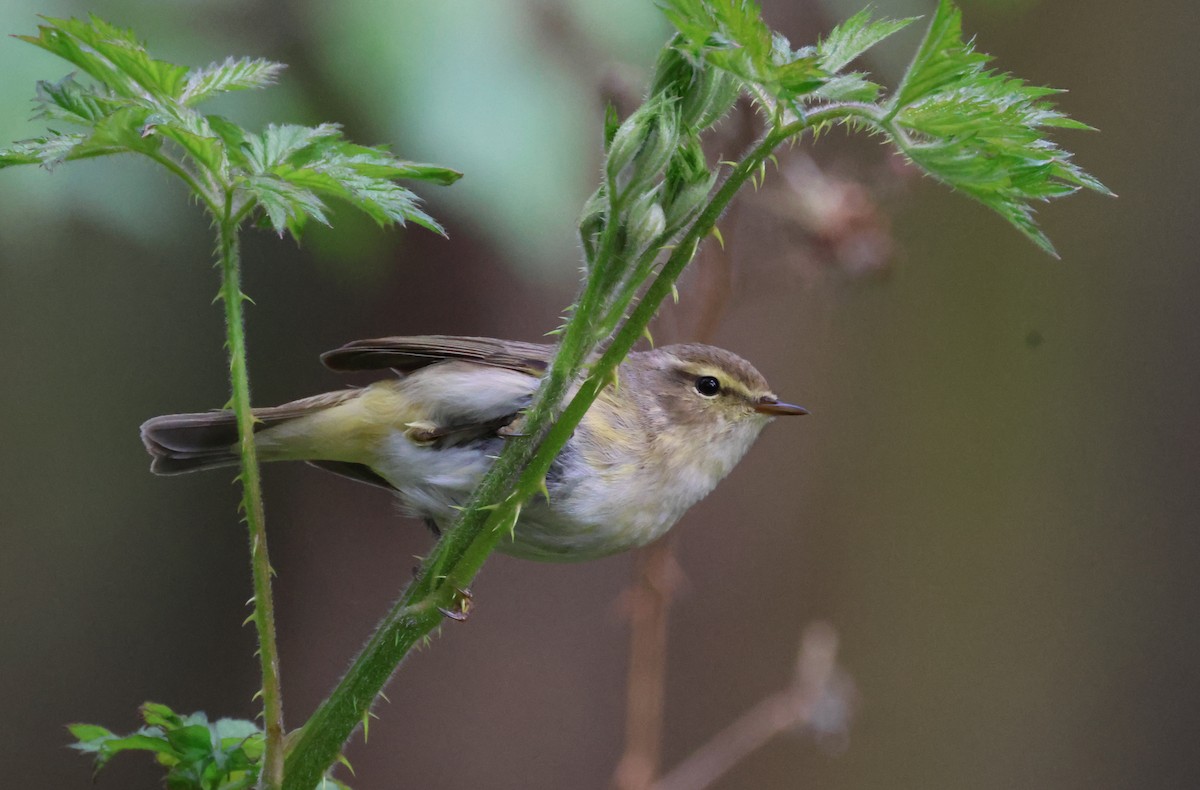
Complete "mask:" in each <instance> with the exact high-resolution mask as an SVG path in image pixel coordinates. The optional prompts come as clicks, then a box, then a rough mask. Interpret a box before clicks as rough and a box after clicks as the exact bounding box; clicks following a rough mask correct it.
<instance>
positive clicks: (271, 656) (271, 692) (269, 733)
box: [216, 201, 283, 790]
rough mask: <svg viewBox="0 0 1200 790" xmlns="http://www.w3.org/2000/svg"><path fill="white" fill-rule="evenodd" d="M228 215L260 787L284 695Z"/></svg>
mask: <svg viewBox="0 0 1200 790" xmlns="http://www.w3.org/2000/svg"><path fill="white" fill-rule="evenodd" d="M228 207H229V204H228V201H227V203H226V210H227V211H226V215H225V216H224V217H218V218H217V219H216V224H217V229H218V230H217V232H218V237H219V248H218V254H219V255H220V266H221V300H222V301H223V302H224V303H225V332H226V342H227V344H228V347H229V380H230V384H231V386H232V390H233V394H232V397H231V399H230V405H231V406H232V408H233V411H234V414H236V415H237V426H238V450H239V452H240V455H241V461H242V471H241V475H240V479H241V482H242V505H241V507H242V512H243V515H244V517H245V519H246V526H247V527H248V529H249V530H250V568H251V572H252V573H253V576H254V627H255V629H256V630H257V631H258V655H259V660H260V662H261V665H262V698H263V725H264V728H265V730H266V751H265V752H264V754H263V768H262V772H261V775H260V777H261V786H262V787H264V788H267V789H268V790H276V788H278V787H279V786H280V785H281V784H282V782H283V699H282V694H281V691H280V684H279V650H278V648H277V646H276V644H275V606H274V601H273V599H272V597H271V575H272V570H271V560H270V557H269V556H268V554H267V532H266V519H265V516H264V513H263V498H262V485H261V483H260V479H259V469H258V454H257V452H256V450H255V446H254V415H253V413H252V412H251V410H250V375H249V371H248V370H247V366H246V334H245V322H244V319H243V317H242V301H243V300H244V299H245V298H246V297H245V295H244V294H242V288H241V271H240V263H241V255H240V251H239V246H238V235H237V224H236V223H235V222H233V221H232V220H231V219H230V217H229V216H228Z"/></svg>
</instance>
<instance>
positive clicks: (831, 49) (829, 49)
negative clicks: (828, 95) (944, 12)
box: [817, 9, 917, 73]
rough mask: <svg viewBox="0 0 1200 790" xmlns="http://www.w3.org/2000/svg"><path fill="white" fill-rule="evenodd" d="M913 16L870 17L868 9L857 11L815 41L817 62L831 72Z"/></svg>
mask: <svg viewBox="0 0 1200 790" xmlns="http://www.w3.org/2000/svg"><path fill="white" fill-rule="evenodd" d="M916 20H917V17H908V18H906V19H877V20H872V19H871V10H870V9H864V10H862V11H859V12H858V13H857V14H855V15H854V16H852V17H850V18H849V19H847V20H846V21H845V22H843V23H842V24H840V25H838V26H837V27H835V28H834V29H833V30H832V31H831V32H830V33H829V35H828V36H826V37H825V38H824V39H823V40H822V41H821V42H820V43H818V44H817V63H818V64H819V65H820V67H821V68H823V69H825V70H826V71H828V72H830V73H834V72H838V71H841V70H842V69H844V68H846V66H848V65H850V63H851V62H853V61H854V59H855V58H857V57H859V56H860V55H862V54H863V53H864V52H866V51H867V50H868V49H870V48H871V47H873V46H875V45H876V44H878V43H879V42H880V41H883V40H884V39H885V38H887V37H888V36H890V35H892V34H893V33H896V32H898V31H900V30H903V29H904V28H906V27H908V26H909V25H911V24H912V23H913V22H915V21H916Z"/></svg>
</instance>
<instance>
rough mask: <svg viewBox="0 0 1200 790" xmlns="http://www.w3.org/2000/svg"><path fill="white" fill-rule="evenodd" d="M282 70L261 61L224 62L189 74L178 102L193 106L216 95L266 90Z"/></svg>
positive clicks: (227, 60)
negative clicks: (256, 89)
mask: <svg viewBox="0 0 1200 790" xmlns="http://www.w3.org/2000/svg"><path fill="white" fill-rule="evenodd" d="M285 68H287V66H285V65H284V64H282V63H275V62H273V61H270V60H266V59H264V58H232V57H231V58H226V59H225V61H224V62H222V63H210V64H209V65H207V66H205V67H204V68H201V69H193V70H192V71H189V72H188V73H187V79H186V82H185V85H184V87H183V91H182V93H181V94H180V96H179V100H180V101H181V102H183V103H184V104H196V103H198V102H202V101H204V100H205V99H209V98H212V97H213V96H216V95H217V94H219V93H227V92H229V91H240V90H251V89H254V88H265V87H267V86H269V85H274V84H275V82H276V80H278V79H279V75H280V73H281V72H282V71H283V70H284V69H285Z"/></svg>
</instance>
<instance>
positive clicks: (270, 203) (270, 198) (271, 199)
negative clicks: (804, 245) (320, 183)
mask: <svg viewBox="0 0 1200 790" xmlns="http://www.w3.org/2000/svg"><path fill="white" fill-rule="evenodd" d="M242 189H243V190H244V191H245V193H246V194H247V195H249V196H250V197H251V198H253V199H254V200H255V201H256V202H257V204H258V205H259V207H261V208H262V210H263V213H264V215H265V216H266V219H267V221H268V222H269V224H270V227H271V228H272V229H273V230H274V231H275V232H276V233H278V234H280V235H281V236H282V235H283V234H284V233H286V232H287V231H289V230H293V228H292V227H291V226H290V224H289V223H293V222H299V223H300V227H302V226H303V221H304V220H305V219H315V220H316V221H317V222H320V223H322V224H323V225H328V224H329V220H328V219H326V217H325V204H324V203H322V202H321V199H320V198H319V197H317V196H316V195H315V194H314V193H313V192H311V191H310V190H307V189H303V188H301V187H297V186H296V185H294V184H292V183H291V182H289V181H287V180H285V179H282V178H279V177H277V176H274V175H266V174H262V175H255V176H250V177H248V178H247V179H245V181H244V182H243V183H242ZM297 229H298V228H297Z"/></svg>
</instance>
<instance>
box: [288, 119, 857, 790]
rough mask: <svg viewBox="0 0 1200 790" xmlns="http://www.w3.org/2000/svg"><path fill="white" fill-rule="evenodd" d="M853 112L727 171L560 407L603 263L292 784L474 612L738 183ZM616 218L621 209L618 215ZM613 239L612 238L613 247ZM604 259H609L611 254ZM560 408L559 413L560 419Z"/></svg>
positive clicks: (335, 695) (305, 746)
mask: <svg viewBox="0 0 1200 790" xmlns="http://www.w3.org/2000/svg"><path fill="white" fill-rule="evenodd" d="M848 114H857V113H852V112H848V111H847V110H844V109H843V108H842V106H841V105H830V106H828V107H825V108H822V109H821V110H818V111H815V112H813V113H810V114H809V115H808V116H807V117H806V118H804V119H798V120H796V121H793V122H791V123H789V124H787V125H785V126H776V127H774V128H773V129H772V130H771V131H770V132H768V133H767V134H766V135H765V136H764V137H763V139H762V140H761V141H760V142H759V143H758V144H757V145H756V146H755V147H754V148H753V150H751V152H750V153H749V154H748V155H747V156H746V157H745V158H744V159H743V160H742V161H741V162H739V163H738V164H737V165H736V166H735V167H734V168H733V170H732V171H731V172H730V173H729V175H728V176H727V177H726V179H725V181H724V182H723V183H722V184H721V187H720V188H719V189H718V190H717V191H716V193H715V194H713V195H712V197H710V198H709V201H708V203H706V204H705V206H704V209H703V210H702V211H701V212H700V213H699V215H698V216H697V218H696V220H695V221H694V222H693V223H692V225H691V227H690V228H689V229H688V231H687V232H686V233H685V234H684V236H683V238H682V239H680V241H679V243H678V244H677V245H676V247H675V249H674V250H673V251H672V253H671V255H670V256H669V257H668V258H667V261H666V262H665V263H664V264H663V267H662V269H661V270H660V272H659V274H658V276H657V277H656V278H655V280H654V282H653V283H651V285H650V287H649V288H648V289H647V290H646V293H645V295H644V296H643V297H642V299H641V301H640V302H639V303H638V305H637V307H636V308H634V310H633V311H632V312H631V313H630V316H629V318H628V319H627V320H626V321H625V323H624V324H623V325H622V326H621V328H620V330H619V331H618V332H617V333H616V335H615V336H614V337H613V340H612V343H611V344H609V346H608V348H607V349H606V351H605V352H604V354H603V356H602V357H601V358H600V359H599V360H598V361H596V362H595V363H593V364H591V365H590V368H591V374H590V375H589V376H588V377H587V378H585V379H583V380H582V381H581V382H580V383H579V387H578V391H577V392H576V394H575V396H574V398H572V400H571V401H570V403H569V404H568V405H567V406H566V408H565V409H563V410H562V412H561V413H559V408H560V406H561V404H562V403H563V402H564V401H565V399H566V396H567V394H568V392H569V391H570V389H571V388H572V386H573V385H574V384H575V382H576V381H577V380H578V379H577V378H576V377H577V374H578V373H579V371H580V369H581V367H582V364H583V362H584V360H585V359H586V358H587V355H588V354H589V353H590V352H591V350H592V348H594V346H595V343H596V340H595V338H593V337H592V333H591V331H590V330H591V328H592V327H594V326H595V321H596V319H597V316H596V313H597V311H598V310H600V309H601V308H602V306H603V303H604V300H603V296H604V294H603V291H602V289H601V288H600V287H599V285H598V284H597V283H598V281H599V280H600V279H601V278H600V277H597V276H596V275H595V273H593V274H592V276H590V277H589V278H588V281H587V284H586V285H585V288H584V293H583V295H582V296H581V297H580V300H579V302H578V304H577V305H576V309H575V310H574V311H573V312H572V314H571V316H570V318H569V319H568V321H567V325H566V327H565V329H564V332H563V336H562V341H561V343H560V346H559V350H558V354H557V355H556V356H555V359H554V362H553V363H552V365H551V366H550V370H549V371H548V372H547V374H546V376H545V377H544V378H543V381H542V385H541V387H540V389H539V391H538V395H537V397H536V398H535V399H534V403H533V405H532V406H531V407H530V410H529V412H528V414H527V415H526V423H525V430H526V434H527V435H526V436H524V437H521V438H517V439H514V440H511V441H509V442H508V444H507V445H506V446H505V449H504V451H503V452H502V453H501V455H500V457H499V458H498V459H497V460H496V462H495V464H493V466H492V468H491V470H490V471H489V472H488V474H486V475H485V476H484V478H483V480H482V481H481V482H480V484H479V486H478V487H477V488H476V489H475V493H474V495H473V496H472V498H471V501H470V503H469V504H468V505H467V506H466V507H465V508H464V510H463V514H462V516H461V518H460V519H459V521H458V523H457V524H456V525H455V526H454V528H452V529H451V530H449V531H448V532H447V533H446V534H445V535H444V536H443V537H442V539H441V540H440V541H438V543H437V545H436V546H435V547H434V550H433V553H432V554H431V555H430V556H429V558H428V559H427V560H426V561H425V562H424V563H423V564H422V566H421V568H420V570H419V571H418V572H417V576H416V578H415V579H414V580H413V581H412V583H411V584H409V586H408V588H407V589H406V590H405V592H404V594H403V595H402V596H401V598H400V600H398V601H397V602H396V604H395V605H394V606H393V607H392V609H391V611H390V612H388V614H387V615H386V616H385V617H384V619H383V620H382V622H380V624H379V626H378V627H377V628H376V630H375V632H374V634H372V636H371V639H370V640H369V641H368V642H367V645H366V646H365V647H364V648H363V650H362V652H360V653H359V655H358V657H357V658H356V659H355V661H354V663H353V665H352V666H351V667H350V670H349V671H348V672H347V673H346V675H345V676H344V677H343V678H342V680H341V682H339V683H338V685H337V687H336V688H335V689H334V690H333V692H332V693H331V694H330V695H329V696H328V697H327V698H326V699H325V701H324V702H323V703H322V704H321V705H320V707H318V708H317V710H316V711H315V712H314V713H313V715H312V717H311V718H310V719H309V720H308V721H307V722H306V723H305V725H304V727H303V731H302V733H301V734H300V736H299V738H298V739H297V740H296V742H295V744H294V746H293V747H292V748H291V750H290V752H289V753H288V756H287V762H286V766H285V770H286V778H285V780H284V785H283V787H284V790H312V788H314V787H315V786H316V785H317V783H318V782H319V781H320V779H321V777H322V776H323V775H324V774H325V772H326V771H327V770H328V769H329V767H330V766H331V765H333V763H334V761H335V760H336V759H337V757H338V755H339V754H340V752H341V748H342V744H344V743H345V741H346V740H347V739H348V738H349V737H350V735H351V734H352V733H353V732H354V730H355V729H356V728H357V727H358V726H359V724H360V723H361V722H362V721H363V720H364V718H365V717H366V716H367V715H368V714H369V711H370V709H371V706H372V705H373V704H374V702H375V699H376V697H378V696H379V692H380V691H382V690H383V687H384V685H386V683H387V682H388V680H389V679H390V678H391V676H392V674H393V673H394V672H395V670H396V668H397V667H398V666H399V664H400V662H401V661H402V660H403V659H404V657H405V656H406V655H407V653H408V652H409V650H410V649H411V648H412V647H413V646H414V645H416V644H417V643H418V642H420V641H421V640H422V639H424V638H425V637H426V635H428V634H429V633H430V632H431V631H432V630H433V629H434V628H436V627H437V626H438V625H439V624H440V623H441V622H442V618H443V616H444V614H445V613H446V612H452V613H457V612H465V610H466V608H467V607H468V606H469V599H468V597H467V596H466V594H465V593H466V591H467V589H468V587H469V585H470V584H471V582H472V581H473V580H474V578H475V575H476V573H478V571H479V569H480V567H481V566H482V565H483V563H484V561H485V560H486V559H487V557H488V556H489V555H490V554H491V552H492V551H493V549H495V547H496V545H497V544H498V543H499V542H500V540H501V539H502V538H504V537H507V536H508V535H509V534H510V530H511V528H512V526H513V525H514V524H515V523H516V521H517V519H518V518H519V517H520V511H521V506H522V505H523V504H524V503H525V502H527V501H528V500H529V499H531V498H532V497H534V496H536V495H538V493H539V492H540V491H541V488H542V485H543V481H544V480H545V477H546V473H547V472H548V471H549V469H550V465H551V464H552V463H553V461H554V459H555V457H557V455H558V453H559V451H560V450H562V448H563V446H564V445H565V444H566V443H567V440H568V439H569V438H570V437H571V434H572V433H573V432H574V430H575V428H576V426H578V425H579V422H580V420H582V419H583V415H584V414H585V413H586V412H587V410H588V408H589V407H590V406H591V404H592V403H593V402H594V401H595V399H596V397H597V396H598V395H599V394H600V391H601V390H602V389H603V388H604V387H605V386H607V385H608V384H609V382H610V381H611V379H612V376H613V375H614V373H615V371H616V368H617V365H619V364H620V362H621V360H623V359H624V358H625V356H626V354H628V353H629V350H630V349H631V348H633V346H634V344H635V343H637V341H638V340H639V339H640V338H641V337H642V335H643V333H644V332H645V329H646V326H647V325H648V324H649V323H650V319H651V318H653V316H654V313H655V311H656V310H657V309H658V306H659V305H660V304H661V303H662V301H663V299H664V298H666V296H667V295H668V294H670V293H671V290H672V287H673V286H674V283H675V280H676V279H678V277H679V275H680V274H681V273H682V272H683V269H684V267H685V266H686V265H687V263H688V262H689V261H690V260H691V259H692V254H693V252H694V250H695V248H696V246H697V245H698V243H699V242H700V240H701V239H703V238H704V237H705V236H707V235H708V234H709V233H711V232H712V228H713V225H714V224H715V223H716V221H717V219H718V218H719V217H720V216H721V213H722V212H723V211H724V210H725V208H726V207H727V206H728V205H729V202H730V201H731V200H732V199H733V197H734V195H735V194H737V191H738V190H739V189H740V188H741V187H742V185H743V184H745V182H746V181H747V180H749V179H750V177H751V176H752V175H753V174H754V173H756V172H758V170H759V169H760V168H761V167H762V165H763V163H764V162H765V161H766V159H767V157H769V156H770V155H771V152H772V151H773V150H774V149H775V148H776V147H777V146H778V145H779V144H780V143H782V142H783V141H785V140H786V139H788V138H789V137H791V136H793V135H797V134H800V133H802V132H803V131H804V130H805V129H807V128H809V127H810V126H812V125H813V124H814V123H819V122H821V121H823V120H829V119H833V118H837V117H841V116H845V115H848ZM609 224H610V225H613V224H615V217H614V216H612V215H610V223H609ZM603 246H604V245H602V247H603ZM601 257H602V256H598V259H597V261H596V263H595V265H594V270H595V269H600V268H601V267H603V266H606V265H607V264H608V261H606V260H601V259H600V258H601ZM556 418H557V419H556Z"/></svg>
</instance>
